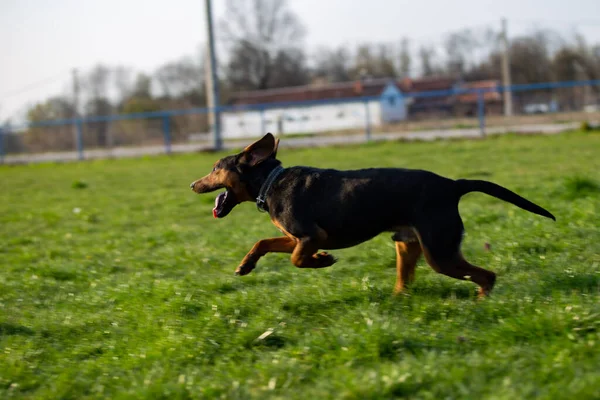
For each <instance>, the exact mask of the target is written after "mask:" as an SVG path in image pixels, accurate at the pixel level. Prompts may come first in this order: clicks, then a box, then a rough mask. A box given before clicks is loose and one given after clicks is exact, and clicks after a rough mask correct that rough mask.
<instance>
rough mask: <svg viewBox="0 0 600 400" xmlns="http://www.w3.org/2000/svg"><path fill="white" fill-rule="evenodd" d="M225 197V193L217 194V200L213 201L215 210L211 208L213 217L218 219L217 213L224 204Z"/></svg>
mask: <svg viewBox="0 0 600 400" xmlns="http://www.w3.org/2000/svg"><path fill="white" fill-rule="evenodd" d="M226 197H227V192H223V193H219V195H218V196H217V198H216V199H215V208H213V217H215V218H219V215H218V214H219V211H220V209H221V206H223V203H224V202H225V198H226Z"/></svg>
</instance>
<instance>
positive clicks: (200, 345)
mask: <svg viewBox="0 0 600 400" xmlns="http://www.w3.org/2000/svg"><path fill="white" fill-rule="evenodd" d="M598 149H600V136H599V135H594V134H587V135H586V134H583V133H572V134H565V135H560V136H554V137H516V136H505V137H499V138H489V139H485V140H478V141H443V142H435V143H379V144H369V145H364V146H356V147H344V148H330V149H319V150H314V149H312V150H310V149H305V150H287V149H284V150H281V151H280V158H281V159H282V160H283V161H284V165H286V166H291V165H298V164H304V165H313V166H321V167H336V168H340V169H343V168H358V167H367V166H402V167H410V168H425V169H429V170H432V171H435V172H437V173H440V174H442V175H445V176H449V177H453V178H458V177H467V178H474V179H487V180H492V181H494V182H497V183H499V184H502V185H505V186H507V187H509V188H511V189H513V190H515V191H517V192H518V193H520V194H522V195H524V196H526V197H527V198H529V199H531V200H533V201H535V202H537V203H539V204H541V205H543V206H545V207H546V208H548V209H549V210H550V211H551V212H553V213H554V215H556V216H557V219H558V220H557V222H555V223H554V222H552V221H550V220H548V219H545V218H542V217H538V216H536V215H533V214H530V213H527V212H525V211H523V210H520V209H518V208H516V207H514V206H512V205H509V204H506V203H503V202H501V201H499V200H496V199H493V198H491V197H488V196H485V195H483V194H471V195H468V196H466V197H465V198H463V200H462V202H461V205H460V210H461V214H462V216H463V218H464V222H465V226H466V230H467V234H466V236H465V242H464V246H463V250H464V253H465V255H466V257H467V259H469V260H470V261H472V262H474V263H475V264H478V265H481V266H484V267H486V268H490V269H492V270H493V271H495V272H496V273H497V274H498V281H497V285H496V290H495V292H494V293H493V296H492V297H491V298H489V299H486V300H484V301H477V300H475V286H474V285H473V284H472V283H470V282H463V281H457V280H453V279H450V278H447V277H444V276H441V275H438V274H436V273H434V272H433V271H432V270H431V269H430V268H429V267H427V266H426V265H425V264H424V262H421V263H420V264H419V267H418V268H417V280H416V282H415V284H414V285H413V287H412V288H411V291H410V295H407V296H400V297H396V298H395V297H392V296H391V293H392V288H393V284H394V279H395V267H394V265H395V264H394V247H393V243H392V241H391V240H390V235H389V234H386V235H381V236H379V237H377V238H375V239H374V240H372V241H370V242H368V243H365V244H362V245H360V246H357V247H354V248H351V249H346V250H339V251H333V252H332V253H333V254H334V255H335V256H336V257H338V263H337V264H336V265H334V266H333V267H331V268H326V269H323V270H299V269H296V268H294V267H293V266H292V265H291V263H290V262H289V258H288V256H286V255H278V254H271V255H268V256H266V257H265V258H263V259H262V260H261V262H260V263H259V265H258V267H257V269H256V270H255V271H254V272H253V273H252V274H250V275H248V276H246V277H235V276H234V275H233V271H234V269H235V267H236V266H237V265H238V263H239V261H240V260H241V259H242V258H243V256H244V255H245V253H246V252H247V251H248V250H249V249H250V248H251V246H252V245H253V244H254V242H255V241H257V240H259V239H261V238H265V237H272V236H276V235H278V231H277V230H276V228H275V227H274V226H273V225H272V224H271V223H270V222H269V218H268V216H267V215H266V214H262V213H259V212H258V211H257V210H256V207H255V206H254V205H253V204H250V203H247V204H243V205H240V206H238V207H237V208H236V209H235V210H234V211H233V212H232V213H231V214H230V215H229V216H228V217H227V218H225V219H223V220H214V219H213V218H212V215H211V208H212V203H213V201H214V196H215V195H214V194H208V195H203V196H198V195H195V194H193V193H192V192H191V191H190V190H189V188H188V185H189V183H190V182H191V181H192V180H194V179H196V178H198V177H201V176H203V175H204V174H205V173H207V172H208V171H209V170H210V168H211V166H212V163H213V162H214V161H215V159H216V158H217V157H218V155H215V154H190V155H180V156H173V157H166V156H164V157H149V158H142V159H136V160H132V159H129V160H106V161H93V162H83V163H72V164H45V165H30V166H14V167H9V166H3V167H0V185H1V190H0V398H2V399H10V398H39V399H83V398H110V399H129V398H131V399H144V398H146V399H184V398H194V399H200V398H227V399H248V398H258V399H263V398H280V399H312V398H331V399H380V398H397V397H402V396H406V397H410V398H422V399H446V398H464V399H474V398H484V399H534V398H535V399H591V398H598V397H597V396H598V393H599V392H598V388H600V369H599V367H600V350H599V346H600V322H599V321H600V232H599V231H600V230H599V220H598V215H599V214H600V190H599V184H600V175H599V174H598V171H600V157H598ZM365 211H367V210H365ZM485 243H489V244H490V246H491V251H486V250H485V249H484V244H485Z"/></svg>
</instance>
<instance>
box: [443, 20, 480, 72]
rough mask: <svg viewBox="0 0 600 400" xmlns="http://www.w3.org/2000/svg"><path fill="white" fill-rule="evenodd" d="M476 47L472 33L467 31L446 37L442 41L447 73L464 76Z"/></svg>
mask: <svg viewBox="0 0 600 400" xmlns="http://www.w3.org/2000/svg"><path fill="white" fill-rule="evenodd" d="M478 46H479V43H478V42H477V40H476V37H475V35H474V33H473V32H472V31H471V30H469V29H465V30H463V31H460V32H455V33H451V34H450V35H448V37H446V40H445V41H444V47H445V49H446V55H447V57H448V62H447V67H446V68H447V71H448V73H449V74H450V75H453V76H462V75H464V73H465V71H466V70H467V69H468V67H469V64H471V62H472V57H473V54H474V53H475V51H476V50H477V47H478Z"/></svg>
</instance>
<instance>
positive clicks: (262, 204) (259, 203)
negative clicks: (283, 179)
mask: <svg viewBox="0 0 600 400" xmlns="http://www.w3.org/2000/svg"><path fill="white" fill-rule="evenodd" d="M284 170H285V168H283V167H282V166H281V165H278V166H276V167H275V168H273V170H272V171H271V172H270V173H269V176H267V180H266V181H265V183H263V185H262V186H261V187H260V191H259V192H258V197H257V198H256V207H257V208H258V211H267V208H266V205H267V193H268V192H269V189H270V188H271V185H273V182H275V179H277V177H278V176H279V175H280V174H281V173H282V172H283V171H284Z"/></svg>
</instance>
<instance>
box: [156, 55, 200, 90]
mask: <svg viewBox="0 0 600 400" xmlns="http://www.w3.org/2000/svg"><path fill="white" fill-rule="evenodd" d="M154 77H155V79H156V81H157V83H158V85H159V87H160V90H161V92H162V95H164V96H166V97H167V98H173V97H180V96H186V95H188V94H190V93H194V92H196V93H200V92H202V87H203V85H204V66H203V65H202V63H201V62H200V61H195V59H193V58H192V57H184V58H181V59H179V60H177V61H172V62H169V63H167V64H164V65H163V66H161V67H160V68H159V69H158V70H156V72H155V73H154Z"/></svg>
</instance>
